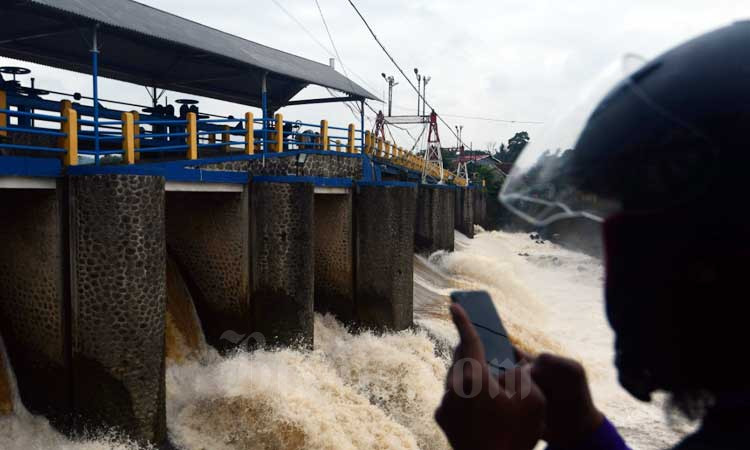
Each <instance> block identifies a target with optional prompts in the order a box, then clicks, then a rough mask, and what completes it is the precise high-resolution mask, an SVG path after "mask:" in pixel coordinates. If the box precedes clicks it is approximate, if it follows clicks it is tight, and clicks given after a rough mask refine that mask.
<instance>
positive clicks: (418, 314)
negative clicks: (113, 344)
mask: <svg viewBox="0 0 750 450" xmlns="http://www.w3.org/2000/svg"><path fill="white" fill-rule="evenodd" d="M526 255H528V256H526ZM414 264H415V270H414V292H415V319H416V322H417V324H418V327H417V329H416V330H414V331H406V332H401V333H396V334H388V335H380V336H379V335H374V334H371V333H365V334H359V335H355V334H352V333H349V332H348V331H347V330H346V329H345V328H344V327H343V326H342V325H341V324H340V323H339V322H337V321H336V320H335V319H334V318H333V317H330V316H326V317H323V316H316V319H315V348H314V350H313V351H297V350H280V351H275V352H269V351H257V352H254V353H238V354H235V355H233V356H231V357H227V358H221V357H218V356H217V355H216V354H215V353H213V354H204V355H203V356H202V357H201V358H199V359H200V361H197V360H189V361H187V362H183V363H182V364H176V363H171V364H170V365H169V367H168V369H167V415H168V428H169V435H170V439H171V440H172V441H173V442H174V443H175V444H176V445H177V446H179V447H180V448H184V449H190V450H193V449H196V450H197V449H256V448H257V449H302V448H305V449H306V448H314V449H348V448H351V449H354V448H356V449H370V448H373V449H409V448H422V449H444V448H447V443H446V441H445V439H444V437H443V435H442V433H441V432H440V430H439V429H438V427H437V426H436V425H435V423H434V420H433V412H434V410H435V408H436V406H437V405H438V403H439V401H440V397H441V394H442V392H441V391H442V386H443V378H444V375H445V372H446V367H447V364H448V362H449V357H450V353H451V347H452V346H453V345H454V344H455V342H456V339H457V337H456V333H455V330H454V327H453V325H452V324H451V323H450V320H449V318H448V315H447V305H448V295H449V294H450V292H451V291H452V290H454V289H457V288H460V289H486V290H488V291H489V292H490V293H491V294H492V296H493V298H494V300H495V303H496V304H497V307H498V310H499V311H500V314H501V316H502V317H503V320H504V322H505V323H506V326H507V327H508V329H509V332H510V333H511V334H512V335H513V337H514V340H515V342H516V343H517V344H518V345H520V346H521V347H523V348H524V349H526V350H528V351H531V352H534V353H536V352H540V351H552V352H556V353H562V354H565V355H568V356H571V357H574V358H577V359H579V360H581V361H582V362H583V363H584V365H585V367H586V368H587V371H588V374H589V378H590V382H591V386H592V390H593V393H594V398H595V401H596V402H597V405H598V406H599V407H600V408H601V409H602V410H603V411H604V412H605V413H606V414H607V416H608V417H609V418H610V419H611V420H612V421H613V422H614V423H615V424H616V425H617V426H618V427H619V428H620V430H621V431H622V432H623V434H624V435H625V437H626V439H627V440H628V442H629V443H630V445H631V446H632V447H633V448H636V449H651V448H664V447H669V446H670V445H671V444H673V443H675V442H676V441H677V440H678V439H679V435H680V434H681V432H678V431H674V430H672V429H671V428H669V427H668V426H667V425H666V420H665V418H664V414H663V412H662V409H661V407H660V406H659V405H648V404H642V403H639V402H637V401H635V400H633V399H631V398H630V397H628V395H627V394H626V393H625V392H624V391H623V390H622V389H621V388H619V386H618V385H617V382H616V374H615V371H614V369H613V367H612V363H611V361H612V357H613V352H612V340H613V336H612V332H611V331H610V329H609V327H608V326H607V323H606V320H605V318H604V309H603V305H602V268H601V264H600V263H599V262H598V261H597V260H595V259H593V258H590V257H588V256H585V255H581V254H579V253H575V252H572V251H568V250H565V249H562V248H559V247H557V246H555V245H552V244H549V243H545V244H537V243H535V242H534V241H533V240H531V239H529V237H528V236H527V235H524V234H509V233H503V232H491V233H484V232H481V233H479V234H477V236H476V237H475V239H473V240H469V239H467V238H466V237H464V236H463V235H460V234H458V233H457V234H456V251H455V252H453V253H445V252H438V253H436V254H434V255H432V256H431V257H430V258H423V257H420V256H415V259H414ZM113 447H115V445H114V443H113V441H112V438H111V437H106V436H105V437H100V438H97V439H91V440H87V441H83V442H72V441H70V440H67V439H65V438H63V437H62V436H60V435H59V434H57V433H56V432H54V431H53V430H52V429H51V427H50V426H49V425H48V424H47V423H46V421H45V420H44V419H41V418H38V417H33V416H30V415H28V413H25V412H24V411H17V412H16V413H14V415H12V416H10V417H8V418H0V448H3V449H52V448H66V449H76V450H78V449H99V448H101V449H104V448H107V449H109V448H113ZM116 448H122V449H125V448H132V445H129V444H118V446H117V447H116Z"/></svg>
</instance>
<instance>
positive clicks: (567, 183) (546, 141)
mask: <svg viewBox="0 0 750 450" xmlns="http://www.w3.org/2000/svg"><path fill="white" fill-rule="evenodd" d="M645 63H646V61H645V59H643V58H642V57H640V56H637V55H633V54H628V55H625V56H623V57H622V58H619V59H618V60H616V61H615V62H614V63H612V64H610V65H608V66H607V67H606V69H605V70H603V71H602V72H601V73H599V74H598V76H597V77H595V78H594V80H593V81H592V82H590V83H587V84H586V90H585V91H584V92H582V93H581V95H579V96H578V98H577V99H575V100H574V101H573V102H572V105H573V106H572V107H571V108H569V109H568V110H567V112H566V113H564V114H562V115H561V116H559V117H560V118H559V119H557V120H556V121H554V122H553V123H551V124H549V125H548V126H546V128H545V129H543V130H541V134H540V135H538V136H532V139H531V141H530V142H529V144H528V145H527V147H526V148H525V149H524V151H523V152H522V153H521V155H520V156H519V158H518V160H517V161H516V162H515V164H514V167H513V170H512V171H511V173H510V175H509V177H508V179H507V180H506V183H505V184H504V186H503V189H502V191H501V193H500V200H501V201H502V202H503V203H504V204H505V206H506V207H508V208H509V209H510V210H511V211H513V212H514V213H516V214H517V215H519V216H520V217H522V218H524V219H525V220H527V221H528V222H530V223H532V224H534V225H537V226H543V225H547V224H549V223H551V222H554V221H557V220H560V219H566V218H574V217H585V218H589V219H592V220H595V221H597V222H602V221H603V220H604V219H605V218H606V217H608V216H610V215H611V214H613V213H614V212H617V210H618V209H619V207H620V205H619V200H617V199H615V198H606V197H602V196H601V195H599V194H598V193H594V192H587V191H586V190H582V189H581V187H580V185H579V184H578V183H575V182H574V180H573V179H571V177H572V175H571V174H569V173H568V169H569V167H568V166H569V165H570V164H571V160H572V157H573V156H574V154H573V152H574V150H575V146H576V143H577V142H578V139H579V137H580V134H581V132H582V131H583V130H584V128H585V126H586V123H587V121H588V120H589V118H590V117H591V115H592V113H593V112H594V110H595V109H596V107H597V105H599V104H600V102H601V101H602V98H604V96H605V95H606V94H607V93H608V92H611V91H612V90H613V89H615V88H617V86H618V84H622V83H626V82H627V81H625V82H623V81H622V80H623V79H625V80H627V79H628V77H630V75H632V74H633V73H634V72H636V71H637V70H639V69H640V68H641V67H643V66H644V64H645ZM566 174H567V175H566Z"/></svg>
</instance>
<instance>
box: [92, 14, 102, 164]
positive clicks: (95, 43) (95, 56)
mask: <svg viewBox="0 0 750 450" xmlns="http://www.w3.org/2000/svg"><path fill="white" fill-rule="evenodd" d="M91 42H92V46H91V66H92V69H91V72H92V77H93V88H94V99H93V100H94V163H95V164H99V150H100V145H99V24H98V23H97V24H96V25H94V29H93V32H92V35H91Z"/></svg>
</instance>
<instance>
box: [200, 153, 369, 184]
mask: <svg viewBox="0 0 750 450" xmlns="http://www.w3.org/2000/svg"><path fill="white" fill-rule="evenodd" d="M201 168H202V169H204V170H224V171H234V172H248V171H249V172H250V173H251V174H253V175H276V176H286V175H298V174H299V175H300V176H314V177H330V178H352V179H355V180H359V179H361V178H362V159H361V158H359V157H356V156H347V155H337V154H335V153H331V154H327V155H320V154H308V155H307V161H306V162H305V165H304V166H303V167H302V168H300V169H299V173H298V169H297V157H296V156H283V157H269V158H265V160H263V159H262V158H259V159H254V160H252V161H231V162H225V163H218V164H206V165H203V166H201Z"/></svg>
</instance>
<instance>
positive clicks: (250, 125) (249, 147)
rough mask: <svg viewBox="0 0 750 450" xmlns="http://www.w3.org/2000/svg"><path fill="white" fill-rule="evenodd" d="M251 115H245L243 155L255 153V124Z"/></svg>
mask: <svg viewBox="0 0 750 450" xmlns="http://www.w3.org/2000/svg"><path fill="white" fill-rule="evenodd" d="M253 120H254V119H253V113H251V112H249V113H245V154H246V155H252V154H254V153H255V122H254V121H253Z"/></svg>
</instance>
